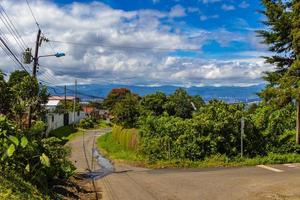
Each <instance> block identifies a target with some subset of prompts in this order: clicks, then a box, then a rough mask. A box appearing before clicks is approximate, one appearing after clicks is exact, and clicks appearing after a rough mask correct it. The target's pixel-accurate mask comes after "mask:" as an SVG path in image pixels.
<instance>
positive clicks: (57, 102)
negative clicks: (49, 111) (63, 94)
mask: <svg viewBox="0 0 300 200" xmlns="http://www.w3.org/2000/svg"><path fill="white" fill-rule="evenodd" d="M59 102H60V100H49V101H48V103H47V104H46V106H57V105H58V104H59Z"/></svg>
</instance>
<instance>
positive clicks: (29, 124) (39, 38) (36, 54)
mask: <svg viewBox="0 0 300 200" xmlns="http://www.w3.org/2000/svg"><path fill="white" fill-rule="evenodd" d="M41 32H42V31H41V30H40V29H39V30H38V34H37V37H36V42H35V52H34V57H33V68H32V77H33V78H36V72H37V66H38V59H39V47H40V40H41ZM31 120H32V106H31V105H30V106H29V111H28V127H29V128H30V127H31Z"/></svg>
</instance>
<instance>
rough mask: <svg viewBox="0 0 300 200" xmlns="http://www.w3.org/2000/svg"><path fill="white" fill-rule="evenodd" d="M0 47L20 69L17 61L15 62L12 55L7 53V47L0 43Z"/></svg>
mask: <svg viewBox="0 0 300 200" xmlns="http://www.w3.org/2000/svg"><path fill="white" fill-rule="evenodd" d="M0 47H1V49H2V50H3V51H4V53H5V54H6V55H7V56H8V57H9V58H10V59H11V60H12V61H13V62H14V63H15V67H17V68H18V67H19V64H18V63H17V61H15V59H14V58H13V57H12V56H11V55H10V53H9V51H7V49H6V48H5V46H4V45H3V44H2V43H0Z"/></svg>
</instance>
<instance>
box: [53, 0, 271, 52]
mask: <svg viewBox="0 0 300 200" xmlns="http://www.w3.org/2000/svg"><path fill="white" fill-rule="evenodd" d="M55 2H56V3H57V4H59V5H62V6H63V5H68V4H72V3H74V2H80V3H83V4H88V3H91V2H94V1H90V0H77V1H73V0H56V1H55ZM101 2H103V3H105V4H107V5H109V6H111V7H112V8H114V9H120V10H125V11H135V10H143V9H153V10H159V11H163V12H168V11H170V10H171V9H172V8H174V7H176V6H177V7H182V8H183V9H185V11H184V12H185V14H184V16H181V17H178V18H177V19H176V21H177V23H182V28H183V29H203V30H208V31H213V30H216V29H220V28H221V29H224V30H227V31H230V32H232V33H237V34H240V35H246V34H251V35H254V34H255V33H254V31H255V30H258V29H261V28H263V26H262V24H261V20H262V19H263V18H262V15H261V14H260V13H259V12H258V11H259V10H262V6H261V3H260V1H259V0H253V1H250V0H188V1H187V0H102V1H101ZM162 21H163V20H162ZM164 23H166V24H172V22H170V21H168V20H166V21H165V22H164ZM187 31H188V30H187ZM192 37H193V36H192ZM199 48H201V49H202V50H203V52H202V53H201V55H202V56H205V57H207V58H214V57H217V58H220V57H232V53H233V54H237V53H239V52H241V51H256V50H259V51H262V50H265V49H266V48H265V47H263V46H260V45H259V44H257V46H253V44H251V43H250V42H249V41H232V42H229V43H228V44H226V45H222V44H220V43H218V42H217V41H215V40H211V41H208V42H207V43H205V44H204V46H203V47H199ZM172 55H174V53H173V54H172ZM177 55H183V56H199V54H197V53H195V52H184V53H182V52H181V53H180V52H178V54H177ZM246 57H247V56H246ZM250 57H251V56H250Z"/></svg>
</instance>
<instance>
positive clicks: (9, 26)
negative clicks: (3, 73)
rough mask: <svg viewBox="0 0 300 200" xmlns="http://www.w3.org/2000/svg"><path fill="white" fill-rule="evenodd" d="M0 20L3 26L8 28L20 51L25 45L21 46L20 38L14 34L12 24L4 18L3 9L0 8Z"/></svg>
mask: <svg viewBox="0 0 300 200" xmlns="http://www.w3.org/2000/svg"><path fill="white" fill-rule="evenodd" d="M0 20H1V21H2V22H3V24H4V26H5V27H6V29H7V30H8V32H9V33H10V35H11V36H12V37H13V39H14V40H15V41H16V44H17V45H18V47H19V48H20V49H21V51H24V50H25V49H26V47H24V46H22V44H21V42H20V40H19V39H18V37H17V36H16V33H15V31H14V29H13V28H12V25H11V24H10V23H9V21H8V20H7V19H6V17H5V15H4V14H3V11H1V10H0Z"/></svg>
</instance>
